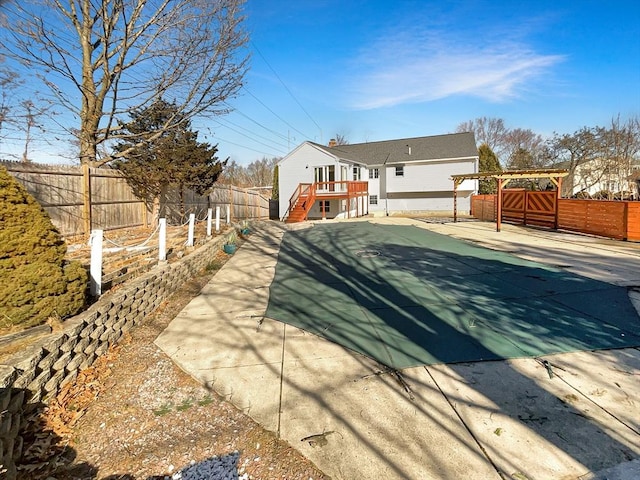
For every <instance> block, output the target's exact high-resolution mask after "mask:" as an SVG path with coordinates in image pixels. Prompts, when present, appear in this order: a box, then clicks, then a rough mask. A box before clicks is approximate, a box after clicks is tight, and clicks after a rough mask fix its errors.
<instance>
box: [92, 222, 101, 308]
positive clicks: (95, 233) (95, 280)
mask: <svg viewBox="0 0 640 480" xmlns="http://www.w3.org/2000/svg"><path fill="white" fill-rule="evenodd" d="M89 245H91V265H90V267H89V275H90V279H89V291H90V293H91V296H93V297H99V296H100V295H102V230H92V231H91V236H90V237H89Z"/></svg>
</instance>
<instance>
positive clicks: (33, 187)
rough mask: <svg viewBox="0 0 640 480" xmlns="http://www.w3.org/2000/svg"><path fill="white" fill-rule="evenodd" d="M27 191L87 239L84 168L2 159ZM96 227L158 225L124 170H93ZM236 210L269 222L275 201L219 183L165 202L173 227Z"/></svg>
mask: <svg viewBox="0 0 640 480" xmlns="http://www.w3.org/2000/svg"><path fill="white" fill-rule="evenodd" d="M0 165H2V166H4V167H6V168H7V170H8V171H9V173H10V174H11V175H13V176H14V177H15V178H16V179H18V181H19V182H20V183H22V185H24V187H25V188H26V189H27V191H28V192H29V193H30V194H31V195H33V196H34V197H35V198H36V200H38V202H39V203H40V204H41V205H42V206H43V207H44V209H45V210H46V211H47V213H48V214H49V216H50V217H51V220H52V222H53V224H54V225H55V226H56V228H58V230H59V231H60V233H62V234H63V235H66V236H72V235H83V234H85V233H88V232H84V225H83V215H82V212H83V205H84V203H83V176H82V168H81V167H76V166H66V165H42V164H37V163H24V162H11V161H0ZM89 173H90V180H91V183H90V190H91V192H90V193H91V201H90V203H91V217H92V218H91V229H101V230H115V229H119V228H132V227H140V226H150V225H151V224H155V219H153V218H152V212H151V210H150V209H151V208H152V206H151V205H147V204H146V203H145V202H144V201H143V200H141V199H140V198H138V197H136V196H135V194H134V193H133V190H132V189H131V187H130V186H129V184H128V183H127V181H126V179H125V178H124V177H123V176H122V175H121V174H120V172H119V171H117V170H113V169H110V168H90V169H89ZM216 206H220V207H221V212H222V215H223V216H224V215H225V213H226V206H230V207H231V211H232V217H231V218H232V219H233V220H239V219H245V218H268V216H269V200H268V199H267V198H266V197H264V196H262V195H261V194H260V193H258V192H255V191H251V190H248V189H243V188H239V187H234V186H230V185H217V186H215V187H214V188H213V190H212V191H211V193H210V194H209V195H205V196H201V195H196V194H195V192H193V191H191V190H188V189H185V190H184V192H183V193H182V195H181V194H180V192H178V191H177V190H175V189H172V190H170V191H169V192H167V193H166V195H163V196H162V198H161V199H160V213H161V215H162V216H165V217H166V218H167V221H168V222H170V223H172V224H177V223H184V221H185V220H186V218H188V215H189V213H195V214H196V218H198V219H203V218H204V217H205V216H206V213H207V209H208V208H215V207H216Z"/></svg>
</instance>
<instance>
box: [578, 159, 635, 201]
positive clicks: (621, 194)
mask: <svg viewBox="0 0 640 480" xmlns="http://www.w3.org/2000/svg"><path fill="white" fill-rule="evenodd" d="M639 173H640V161H638V160H629V161H627V162H621V161H618V162H616V161H612V160H610V159H609V158H606V157H604V158H597V159H594V160H589V161H585V162H582V163H580V164H578V165H576V166H575V169H574V171H573V174H572V175H571V176H570V179H569V181H570V182H571V183H570V185H572V189H571V190H572V191H571V194H572V195H584V194H586V195H588V196H590V197H599V196H604V197H605V198H608V197H611V198H614V197H615V198H632V199H637V198H638V193H639V192H638V183H637V181H636V178H637V177H638V174H639Z"/></svg>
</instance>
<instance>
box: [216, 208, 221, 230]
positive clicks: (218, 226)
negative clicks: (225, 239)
mask: <svg viewBox="0 0 640 480" xmlns="http://www.w3.org/2000/svg"><path fill="white" fill-rule="evenodd" d="M219 232H220V205H217V206H216V233H219Z"/></svg>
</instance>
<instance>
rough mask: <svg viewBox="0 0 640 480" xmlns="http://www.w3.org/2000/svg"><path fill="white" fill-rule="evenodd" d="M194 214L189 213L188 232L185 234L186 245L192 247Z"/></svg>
mask: <svg viewBox="0 0 640 480" xmlns="http://www.w3.org/2000/svg"><path fill="white" fill-rule="evenodd" d="M195 224H196V214H195V213H190V214H189V233H188V235H187V247H193V232H194V230H195Z"/></svg>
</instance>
